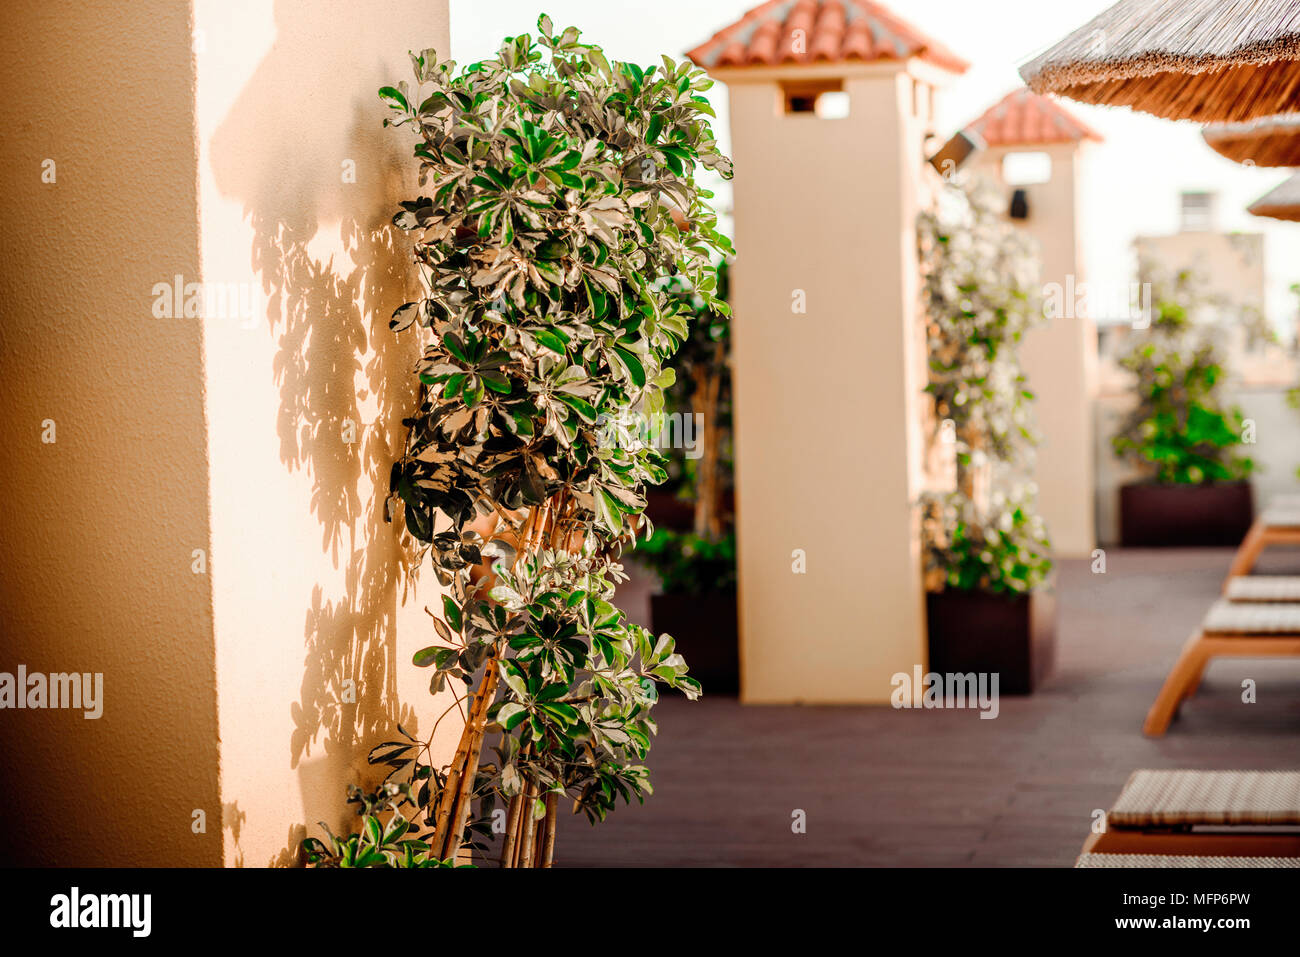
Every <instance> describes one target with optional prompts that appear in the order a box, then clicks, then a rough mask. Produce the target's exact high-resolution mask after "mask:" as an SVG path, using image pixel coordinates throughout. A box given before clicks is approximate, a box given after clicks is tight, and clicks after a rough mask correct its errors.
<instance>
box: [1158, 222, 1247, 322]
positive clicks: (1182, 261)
mask: <svg viewBox="0 0 1300 957" xmlns="http://www.w3.org/2000/svg"><path fill="white" fill-rule="evenodd" d="M1137 244H1138V246H1139V248H1145V249H1147V250H1149V251H1150V253H1151V254H1152V255H1153V256H1155V257H1156V259H1157V260H1158V261H1159V262H1160V263H1162V264H1163V265H1164V266H1165V268H1167V269H1194V270H1196V272H1197V273H1198V275H1199V276H1200V278H1201V280H1202V281H1203V282H1204V291H1205V292H1206V293H1207V294H1209V295H1214V296H1220V297H1222V298H1224V299H1226V300H1228V301H1230V302H1232V303H1235V304H1237V305H1240V306H1254V307H1255V308H1257V309H1263V308H1264V278H1265V277H1264V236H1263V234H1262V233H1221V232H1195V231H1193V232H1180V233H1174V234H1173V235H1170V236H1139V237H1138V239H1137Z"/></svg>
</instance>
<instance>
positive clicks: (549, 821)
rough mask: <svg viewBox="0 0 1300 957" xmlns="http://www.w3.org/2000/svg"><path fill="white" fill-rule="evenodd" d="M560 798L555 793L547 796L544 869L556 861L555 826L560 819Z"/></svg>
mask: <svg viewBox="0 0 1300 957" xmlns="http://www.w3.org/2000/svg"><path fill="white" fill-rule="evenodd" d="M559 807H560V796H559V795H558V794H557V793H555V792H554V791H548V792H547V794H546V818H545V824H546V843H545V844H544V845H543V847H542V867H550V866H551V864H552V863H553V862H554V860H555V824H556V819H557V818H558V817H559V813H558V812H559Z"/></svg>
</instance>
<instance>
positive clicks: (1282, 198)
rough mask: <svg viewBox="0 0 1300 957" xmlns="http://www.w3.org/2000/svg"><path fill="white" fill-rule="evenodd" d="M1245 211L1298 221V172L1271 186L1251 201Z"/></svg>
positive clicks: (1299, 198) (1299, 220) (1254, 214)
mask: <svg viewBox="0 0 1300 957" xmlns="http://www.w3.org/2000/svg"><path fill="white" fill-rule="evenodd" d="M1247 211H1248V212H1249V213H1250V214H1251V215H1253V216H1268V217H1270V218H1272V219H1289V220H1291V221H1292V222H1300V173H1294V174H1292V176H1291V178H1290V179H1288V180H1285V181H1284V182H1283V183H1282V184H1281V185H1280V186H1275V187H1273V188H1272V189H1271V190H1269V191H1268V192H1267V193H1265V194H1264V195H1263V196H1261V197H1260V198H1259V199H1257V200H1255V201H1254V202H1253V203H1251V204H1250V205H1249V206H1248V207H1247Z"/></svg>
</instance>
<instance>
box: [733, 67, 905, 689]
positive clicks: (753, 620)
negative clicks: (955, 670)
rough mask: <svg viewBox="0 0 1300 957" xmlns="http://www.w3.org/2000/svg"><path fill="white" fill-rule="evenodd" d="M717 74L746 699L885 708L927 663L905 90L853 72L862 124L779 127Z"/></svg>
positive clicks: (762, 94)
mask: <svg viewBox="0 0 1300 957" xmlns="http://www.w3.org/2000/svg"><path fill="white" fill-rule="evenodd" d="M720 75H721V78H722V79H724V80H725V81H726V82H727V83H728V85H729V88H730V104H731V125H732V145H733V158H734V160H735V169H736V176H735V181H734V195H735V207H736V211H735V228H736V248H737V252H738V254H737V258H736V262H735V268H734V272H733V299H734V307H735V315H736V321H735V326H734V330H733V353H732V363H733V369H734V384H735V390H736V396H735V437H736V456H737V511H738V529H737V534H738V548H739V575H740V625H741V673H742V688H741V694H742V697H743V699H744V700H745V701H747V702H753V703H759V702H762V703H773V702H792V701H805V702H809V703H830V702H883V701H886V700H888V697H889V692H890V678H891V676H892V675H893V674H894V673H896V672H899V671H906V672H909V673H910V672H911V669H912V666H913V665H914V664H916V663H918V662H922V663H923V662H924V640H923V621H922V594H921V583H920V549H919V543H918V534H917V523H916V516H915V514H914V507H913V504H912V503H913V502H914V499H915V493H916V491H917V490H918V487H919V486H918V482H919V472H920V457H919V450H920V435H919V412H918V409H917V405H918V403H919V401H920V387H921V383H920V382H919V381H917V370H918V368H920V364H919V363H918V356H917V354H916V349H917V343H918V338H917V335H916V325H917V317H916V275H915V270H916V265H915V263H916V234H915V213H916V210H915V208H914V200H915V196H916V189H917V187H916V183H915V178H916V177H918V176H919V175H920V174H919V168H920V162H921V158H920V140H921V136H920V131H919V126H917V124H916V122H915V121H913V120H911V119H910V102H911V79H910V78H909V77H908V76H907V75H906V74H905V73H903V72H901V71H900V70H898V69H897V68H890V69H887V70H880V69H860V70H857V71H854V72H853V73H852V74H851V75H850V76H849V77H848V78H847V79H846V81H845V89H846V90H847V91H848V93H849V96H850V110H851V115H850V116H849V117H848V118H845V119H820V118H817V117H815V116H812V115H791V116H787V115H783V114H782V113H781V112H780V102H781V97H780V88H779V85H778V83H777V82H776V80H775V79H774V78H772V77H771V76H770V75H769V74H768V73H766V72H765V73H762V74H754V73H750V72H748V71H736V72H734V73H731V72H729V73H726V74H720ZM905 117H908V118H907V119H905ZM905 126H906V127H907V129H904V127H905ZM796 290H803V291H804V293H806V296H807V313H806V314H805V315H798V314H793V313H792V301H793V296H794V295H795V291H796ZM796 549H798V550H802V551H803V553H804V554H805V555H806V569H807V570H806V573H804V574H796V573H795V572H794V571H792V563H793V562H794V560H795V559H794V558H793V557H792V555H793V553H794V552H795V550H796Z"/></svg>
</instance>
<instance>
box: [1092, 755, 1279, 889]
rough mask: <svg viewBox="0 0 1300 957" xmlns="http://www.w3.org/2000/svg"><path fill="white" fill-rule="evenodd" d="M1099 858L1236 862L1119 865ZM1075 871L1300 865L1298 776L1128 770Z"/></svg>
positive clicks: (1154, 862)
mask: <svg viewBox="0 0 1300 957" xmlns="http://www.w3.org/2000/svg"><path fill="white" fill-rule="evenodd" d="M1101 855H1105V856H1107V857H1110V856H1117V857H1118V856H1124V857H1127V856H1130V855H1135V856H1138V855H1140V856H1142V857H1148V856H1156V857H1159V858H1166V857H1181V858H1185V859H1188V860H1189V861H1192V862H1194V861H1200V860H1207V859H1214V858H1237V859H1238V861H1237V862H1235V863H1225V862H1215V863H1205V864H1201V863H1190V862H1189V863H1183V862H1172V863H1161V862H1158V861H1151V862H1150V863H1140V864H1124V863H1121V862H1119V861H1116V860H1109V861H1098V860H1095V858H1097V857H1099V856H1101ZM1085 859H1086V860H1085ZM1244 861H1251V862H1253V863H1251V864H1246V863H1244ZM1276 862H1282V863H1276ZM1076 866H1079V867H1139V866H1152V867H1225V866H1259V867H1297V866H1300V771H1146V770H1143V771H1134V772H1133V773H1132V774H1131V775H1129V779H1128V781H1126V782H1125V783H1124V788H1123V790H1121V791H1120V793H1119V797H1117V798H1116V799H1115V804H1114V806H1113V807H1112V808H1111V809H1110V811H1109V812H1108V813H1107V815H1106V830H1105V831H1104V832H1102V833H1100V834H1093V835H1090V836H1089V838H1088V840H1087V841H1085V842H1084V845H1083V852H1082V854H1081V855H1080V858H1079V863H1078V864H1077V865H1076Z"/></svg>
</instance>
